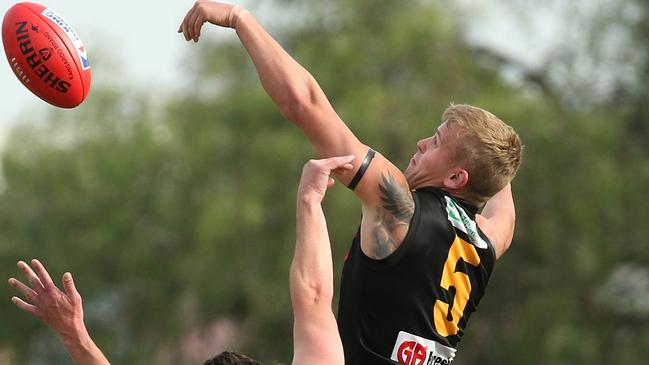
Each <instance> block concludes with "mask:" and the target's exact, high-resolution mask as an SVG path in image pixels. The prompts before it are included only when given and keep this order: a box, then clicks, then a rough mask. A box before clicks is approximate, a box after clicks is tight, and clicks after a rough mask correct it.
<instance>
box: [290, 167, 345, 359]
mask: <svg viewBox="0 0 649 365" xmlns="http://www.w3.org/2000/svg"><path fill="white" fill-rule="evenodd" d="M353 160H354V156H345V157H333V158H328V159H324V160H312V161H309V162H308V163H307V164H306V165H305V166H304V169H303V171H302V178H301V180H300V187H299V189H298V195H297V210H296V234H297V237H296V242H295V256H294V257H293V262H292V263H291V270H290V291H291V301H292V304H293V314H294V320H295V322H294V327H293V338H294V347H295V348H294V357H293V364H295V365H305V364H331V365H336V364H340V365H342V364H343V363H344V361H345V359H344V355H343V348H342V343H341V340H340V335H339V334H338V327H337V325H336V319H335V317H334V314H333V312H332V309H331V302H332V300H333V295H334V282H333V264H332V257H331V247H330V243H329V234H328V232H327V224H326V221H325V216H324V213H323V211H322V207H321V203H322V199H324V196H325V192H326V190H327V188H328V187H330V186H332V185H333V179H332V178H331V176H330V175H331V172H332V171H339V172H340V171H341V170H350V169H352V165H351V164H350V162H351V161H353Z"/></svg>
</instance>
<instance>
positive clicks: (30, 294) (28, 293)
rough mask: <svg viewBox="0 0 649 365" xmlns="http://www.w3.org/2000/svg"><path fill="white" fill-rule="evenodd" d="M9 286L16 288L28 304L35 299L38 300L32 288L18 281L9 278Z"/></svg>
mask: <svg viewBox="0 0 649 365" xmlns="http://www.w3.org/2000/svg"><path fill="white" fill-rule="evenodd" d="M9 285H11V286H13V287H14V288H16V290H18V291H19V292H21V293H22V294H23V295H24V296H25V298H27V300H29V301H30V302H34V301H35V300H36V298H38V294H37V293H36V292H35V291H34V290H33V289H32V288H30V287H28V286H27V285H25V284H23V283H22V282H21V281H20V280H16V279H14V278H10V279H9Z"/></svg>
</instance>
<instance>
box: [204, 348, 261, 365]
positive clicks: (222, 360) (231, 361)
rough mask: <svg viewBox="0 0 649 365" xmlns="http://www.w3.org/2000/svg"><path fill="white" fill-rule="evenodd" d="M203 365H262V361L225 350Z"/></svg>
mask: <svg viewBox="0 0 649 365" xmlns="http://www.w3.org/2000/svg"><path fill="white" fill-rule="evenodd" d="M203 365H262V363H260V362H259V361H257V360H253V359H251V358H249V357H248V356H245V355H241V354H238V353H236V352H231V351H223V352H221V353H220V354H218V355H216V356H215V357H214V358H212V359H210V360H207V361H206V362H205V363H204V364H203Z"/></svg>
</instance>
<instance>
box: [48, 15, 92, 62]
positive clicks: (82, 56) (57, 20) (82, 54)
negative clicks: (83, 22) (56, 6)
mask: <svg viewBox="0 0 649 365" xmlns="http://www.w3.org/2000/svg"><path fill="white" fill-rule="evenodd" d="M41 15H43V16H44V17H46V18H48V19H49V20H51V21H52V22H53V23H54V24H56V25H57V26H58V27H59V28H61V30H63V32H65V34H66V35H67V36H68V38H69V39H70V42H72V45H73V46H74V48H75V49H76V51H77V54H78V55H79V61H80V62H81V68H82V69H83V70H87V69H89V68H90V60H89V59H88V52H86V47H85V46H84V45H83V42H81V39H80V38H79V36H78V35H77V32H75V31H74V29H72V26H70V25H69V24H68V23H67V22H66V21H65V20H63V18H62V17H61V16H60V15H59V14H57V13H56V12H55V11H54V10H52V9H50V8H46V9H45V10H43V12H42V13H41Z"/></svg>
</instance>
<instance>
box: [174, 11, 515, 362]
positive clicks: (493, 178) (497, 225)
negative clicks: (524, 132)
mask: <svg viewBox="0 0 649 365" xmlns="http://www.w3.org/2000/svg"><path fill="white" fill-rule="evenodd" d="M206 22H209V23H212V24H215V25H218V26H221V27H230V28H234V29H235V30H236V34H237V35H238V37H239V39H240V40H241V43H242V44H243V46H244V47H245V49H246V51H247V52H248V54H249V56H250V58H251V59H252V61H253V63H254V64H255V66H256V68H257V72H258V74H259V78H260V80H261V83H262V85H263V87H264V89H265V90H266V92H267V93H268V94H269V95H270V97H271V98H272V100H273V101H274V102H275V104H276V105H277V107H278V108H279V110H280V112H281V113H282V114H283V115H284V116H285V117H286V118H287V119H288V120H290V121H291V122H293V123H294V124H295V125H296V126H297V127H298V128H300V129H301V130H302V131H303V132H304V134H305V135H306V137H307V138H308V139H309V141H310V142H311V144H312V145H313V148H314V149H315V152H316V153H317V154H318V155H319V156H320V157H331V156H341V155H354V156H356V157H355V159H354V160H353V161H352V162H351V163H352V165H353V169H351V170H349V171H346V172H342V173H339V174H337V175H336V176H337V178H338V179H339V180H340V181H342V182H343V183H345V184H346V185H348V187H349V188H350V189H352V190H353V191H354V192H355V193H356V195H357V196H358V198H359V199H360V200H361V202H362V220H361V223H360V227H359V231H358V234H357V236H356V237H355V239H354V241H353V243H352V246H351V249H350V252H349V255H348V258H347V261H346V263H345V267H344V269H343V277H342V283H341V290H340V304H339V315H338V326H339V331H340V335H341V338H342V342H343V346H344V352H345V363H346V364H347V365H355V364H381V363H393V362H394V361H396V362H399V363H402V364H407V365H417V364H448V363H450V362H451V361H452V360H453V357H454V356H455V351H456V347H457V344H458V342H459V341H460V339H461V337H462V335H463V333H464V330H465V328H466V326H467V322H468V319H469V317H470V315H471V314H472V313H473V312H474V311H475V309H476V306H477V305H478V302H479V301H480V299H481V298H482V296H483V294H484V291H485V288H486V285H487V282H488V280H489V277H490V275H491V272H492V270H493V267H494V264H495V261H496V259H497V258H498V257H500V256H501V255H502V254H503V253H504V252H505V251H506V250H507V249H508V247H509V245H510V243H511V240H512V236H513V230H514V221H515V214H514V203H513V199H512V194H511V189H510V181H511V180H512V179H513V177H514V175H515V174H516V171H517V170H518V167H519V165H520V161H521V150H522V146H521V141H520V139H519V137H518V135H517V134H516V133H515V132H514V130H513V129H512V128H511V127H510V126H508V125H507V124H505V123H504V122H503V121H501V120H500V119H498V118H497V117H496V116H494V115H493V114H491V113H489V112H487V111H486V110H483V109H480V108H477V107H474V106H469V105H452V106H450V107H449V108H448V109H447V110H446V111H445V112H444V114H443V115H442V118H441V124H440V125H439V126H438V127H437V128H436V131H434V133H433V135H432V136H429V137H426V138H423V139H422V140H420V141H419V142H418V143H417V146H416V149H414V150H415V153H414V155H413V157H412V159H411V160H410V163H409V165H408V167H407V168H406V169H405V171H404V172H401V171H400V170H399V169H398V168H397V167H396V166H394V165H393V164H392V163H391V162H390V161H389V160H388V159H386V158H385V157H383V156H382V155H381V154H379V153H376V152H374V151H373V150H372V149H370V148H369V147H368V146H367V145H365V144H363V143H362V142H361V141H360V140H359V139H358V138H357V137H356V136H355V135H354V134H353V133H352V132H351V130H350V129H349V128H348V127H347V125H345V123H344V122H343V120H342V119H341V118H340V117H339V116H338V114H336V112H335V110H334V109H333V107H332V106H331V104H330V103H329V101H328V100H327V97H326V96H325V94H324V92H323V91H322V89H321V88H320V87H319V86H318V83H317V82H316V81H315V79H314V78H313V76H312V75H311V74H310V73H309V72H308V71H307V70H306V69H304V68H303V67H302V66H300V65H299V64H298V63H297V62H296V61H295V60H294V59H293V58H291V56H289V55H288V54H287V53H286V51H284V50H283V49H282V47H281V46H280V45H279V44H278V43H277V42H276V41H275V40H274V39H273V38H272V37H271V36H270V35H269V34H268V33H267V32H266V31H265V30H264V28H263V27H262V26H261V25H260V24H259V23H258V22H257V21H256V19H255V18H254V16H253V15H252V14H251V13H250V12H249V11H247V10H245V9H244V8H242V7H240V6H233V5H230V4H223V3H217V2H211V1H198V2H196V3H195V5H194V6H193V7H192V8H191V9H190V10H189V11H188V13H187V14H186V16H185V18H184V20H183V22H182V24H181V25H180V28H179V29H178V32H180V33H183V35H184V37H185V39H186V40H187V41H190V40H193V41H195V42H197V41H198V40H199V38H200V36H201V28H202V26H203V24H204V23H206ZM395 122H398V121H395ZM422 122H424V123H430V121H422ZM431 129H432V130H434V127H433V126H431ZM478 211H481V213H480V214H478Z"/></svg>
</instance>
